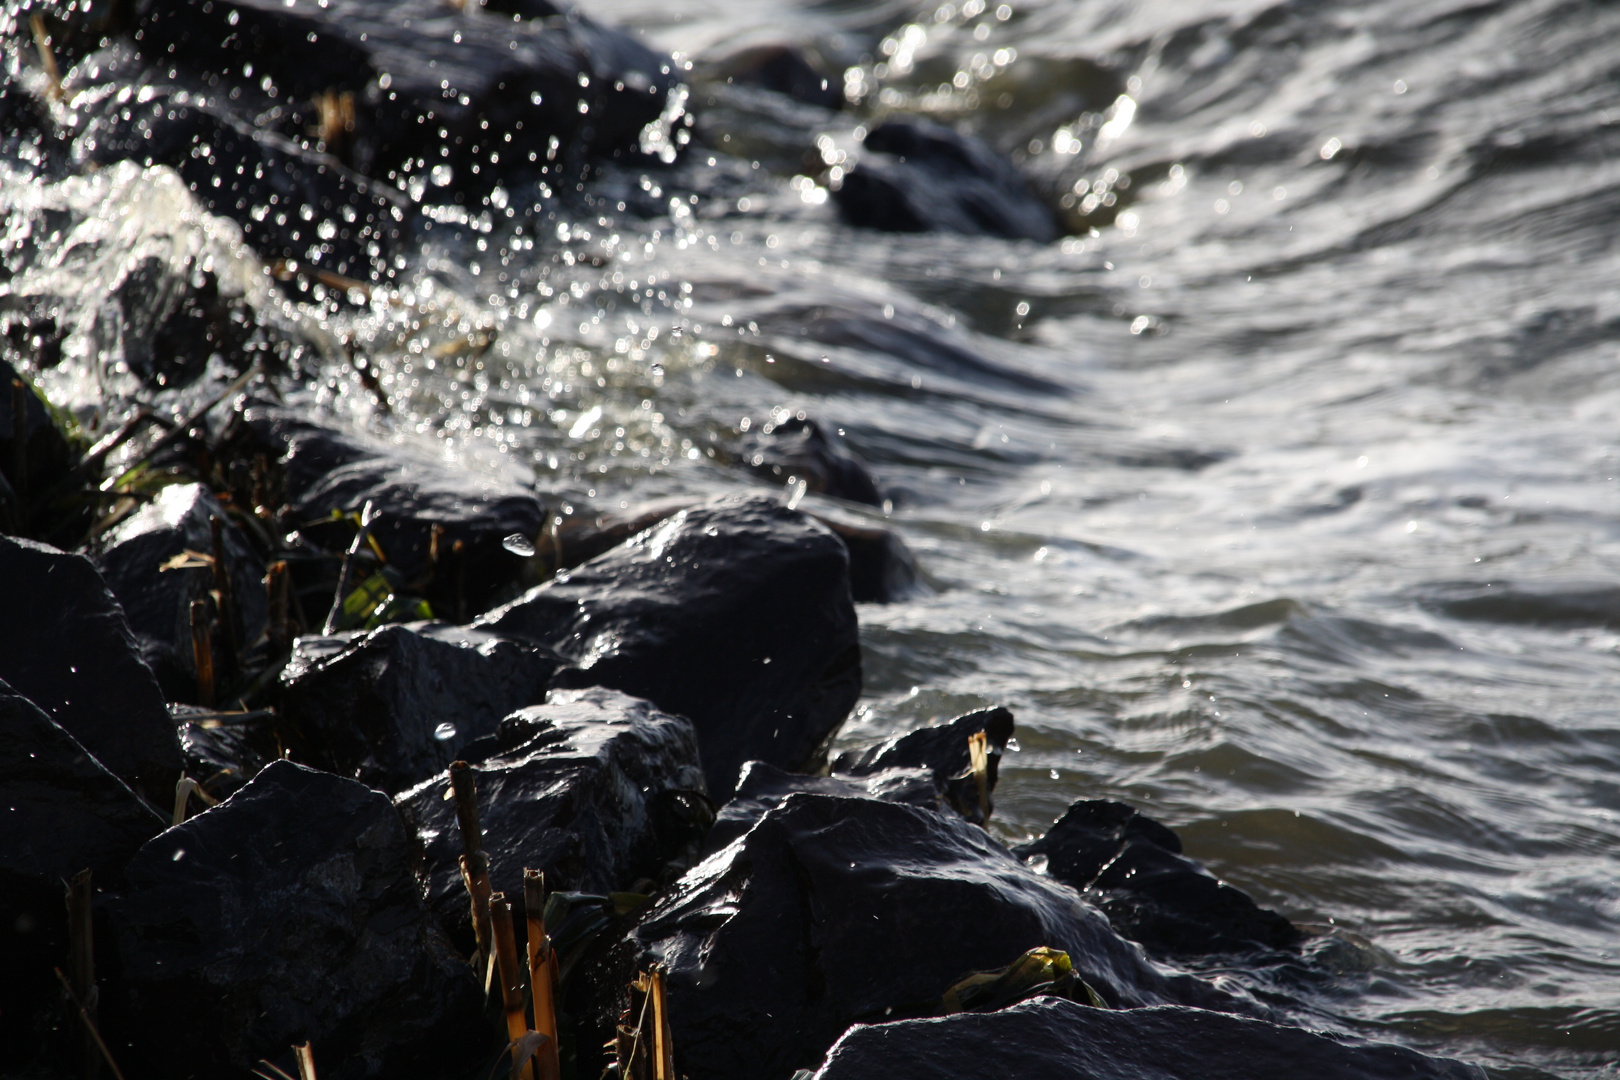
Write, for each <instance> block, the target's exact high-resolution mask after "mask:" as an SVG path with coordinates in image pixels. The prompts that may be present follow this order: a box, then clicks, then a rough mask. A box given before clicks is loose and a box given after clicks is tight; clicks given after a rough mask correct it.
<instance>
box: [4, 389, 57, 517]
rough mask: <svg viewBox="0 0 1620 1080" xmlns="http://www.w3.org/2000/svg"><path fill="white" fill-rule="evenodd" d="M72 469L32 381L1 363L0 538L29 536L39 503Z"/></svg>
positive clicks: (37, 514) (51, 419)
mask: <svg viewBox="0 0 1620 1080" xmlns="http://www.w3.org/2000/svg"><path fill="white" fill-rule="evenodd" d="M18 384H20V385H21V390H20V392H19V390H18ZM19 398H20V399H21V401H22V403H23V420H22V424H21V434H22V438H21V439H20V440H19V439H18V438H17V434H18V427H19V425H18V422H17V415H16V409H15V408H14V405H15V402H16V401H17V400H18V399H19ZM19 443H20V444H21V446H20V447H19ZM19 449H20V450H21V454H19V453H18V451H19ZM72 466H73V451H72V449H71V448H70V447H69V446H68V442H67V439H66V438H65V437H63V435H62V432H61V429H59V428H58V427H57V426H56V422H55V420H54V419H53V418H52V417H51V413H50V410H49V409H47V408H46V407H45V402H43V401H42V400H40V397H39V395H38V394H36V393H35V392H34V384H33V382H32V381H31V380H30V379H29V378H28V377H27V376H26V375H24V374H22V373H21V372H19V371H18V370H17V369H16V368H14V367H12V366H11V365H10V364H8V363H6V362H5V361H4V360H0V533H6V534H10V535H17V534H19V533H27V532H29V531H30V529H31V527H32V525H33V523H34V522H35V521H36V520H37V519H38V518H39V516H40V515H39V508H40V506H41V505H42V501H43V500H44V499H45V498H46V497H47V496H49V495H50V494H51V493H52V492H53V491H54V490H55V489H56V488H57V486H58V485H59V484H61V483H62V482H63V481H64V480H65V479H66V477H67V474H68V470H69V469H70V468H71V467H72Z"/></svg>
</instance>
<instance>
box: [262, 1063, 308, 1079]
mask: <svg viewBox="0 0 1620 1080" xmlns="http://www.w3.org/2000/svg"><path fill="white" fill-rule="evenodd" d="M259 1064H260V1065H263V1066H264V1067H265V1068H266V1069H269V1070H270V1071H269V1072H265V1071H263V1070H262V1069H259V1068H255V1069H254V1070H253V1071H254V1073H255V1074H257V1075H259V1076H262V1077H264V1080H298V1077H296V1076H294V1075H292V1074H291V1073H289V1072H288V1071H287V1070H286V1069H283V1068H282V1067H281V1066H279V1065H277V1064H276V1063H275V1062H273V1061H266V1060H265V1059H264V1058H260V1059H259Z"/></svg>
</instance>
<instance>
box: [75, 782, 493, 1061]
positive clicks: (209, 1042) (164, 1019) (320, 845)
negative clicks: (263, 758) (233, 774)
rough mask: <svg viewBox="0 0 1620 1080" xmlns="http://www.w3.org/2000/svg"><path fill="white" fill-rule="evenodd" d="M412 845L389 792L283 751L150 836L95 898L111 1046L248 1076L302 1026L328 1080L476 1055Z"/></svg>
mask: <svg viewBox="0 0 1620 1080" xmlns="http://www.w3.org/2000/svg"><path fill="white" fill-rule="evenodd" d="M410 856H411V838H410V835H409V833H408V831H407V830H406V828H405V825H404V823H403V822H402V821H401V820H400V817H399V814H398V812H397V811H396V810H395V809H394V807H393V805H392V804H391V803H390V802H389V801H388V798H387V797H386V796H384V795H381V794H379V793H377V792H375V791H371V790H369V789H368V788H366V787H364V786H362V785H360V784H357V783H355V782H354V781H352V780H345V779H343V778H341V777H337V776H332V775H329V774H326V773H320V772H316V771H314V770H312V769H306V768H304V767H302V766H299V765H295V764H293V763H292V762H290V761H277V762H273V763H272V764H271V765H269V766H268V767H267V768H266V769H265V770H264V771H263V772H261V773H260V774H259V775H258V776H257V777H255V778H254V779H253V781H252V782H251V783H249V784H248V785H247V786H246V787H244V788H243V789H242V790H241V791H239V792H237V793H236V794H235V795H233V796H231V798H230V799H228V800H226V801H225V802H224V803H222V804H221V805H219V806H217V807H215V808H213V809H211V810H208V811H205V812H204V813H202V814H199V815H197V816H196V817H194V818H192V819H191V820H190V821H187V822H186V823H185V824H183V825H179V826H176V827H174V828H172V829H170V830H168V831H167V832H165V833H163V834H162V835H161V836H159V837H157V838H156V839H154V840H152V841H150V842H149V843H148V844H147V845H146V846H145V847H143V848H142V849H141V851H140V853H139V854H138V855H137V856H136V857H135V859H134V861H133V862H131V863H130V865H129V869H128V872H127V876H128V885H127V888H126V890H125V892H124V893H123V895H121V896H119V897H117V898H115V899H113V900H111V901H110V902H108V903H107V905H106V907H107V910H108V914H109V916H110V918H111V922H112V925H113V928H114V937H115V939H116V945H117V952H118V957H119V961H120V963H121V965H122V971H123V988H124V993H125V994H126V995H127V1002H126V1003H125V1006H124V1007H125V1008H126V1009H127V1015H128V1024H127V1030H125V1031H123V1032H122V1040H115V1047H114V1053H115V1054H117V1055H118V1056H119V1057H120V1059H121V1060H124V1061H129V1062H133V1063H136V1064H138V1065H141V1066H143V1067H144V1068H145V1069H147V1070H151V1072H152V1073H153V1074H158V1073H161V1074H162V1075H165V1076H173V1077H191V1076H218V1075H222V1074H226V1075H241V1074H245V1073H246V1072H248V1071H249V1070H250V1069H251V1068H252V1066H253V1065H254V1063H255V1062H256V1061H257V1060H258V1059H259V1058H260V1057H267V1056H276V1055H279V1054H280V1053H281V1052H282V1051H284V1050H285V1049H286V1048H287V1047H288V1046H290V1045H293V1044H297V1043H302V1042H304V1041H305V1040H313V1042H314V1051H315V1058H316V1060H317V1061H318V1062H319V1063H320V1069H321V1075H322V1076H331V1077H335V1078H337V1080H350V1078H359V1077H372V1076H383V1075H413V1076H417V1075H459V1074H460V1073H461V1072H463V1071H465V1070H466V1069H467V1068H468V1066H469V1063H471V1062H481V1061H482V1060H483V1059H484V1055H485V1053H486V1051H487V1050H488V1049H489V1042H490V1039H489V1031H488V1028H487V1027H486V1025H485V1024H484V1021H483V1010H482V1007H481V1003H482V994H481V993H480V988H479V984H478V983H477V981H476V980H475V979H474V977H473V973H472V971H471V970H470V969H469V968H468V966H467V963H466V961H464V960H463V959H462V958H461V957H460V956H459V955H458V954H457V953H456V952H455V951H454V949H453V948H451V946H450V943H449V941H448V939H447V938H446V937H445V936H444V934H443V932H442V931H441V930H439V928H438V926H437V925H436V924H435V923H434V922H433V920H432V918H431V917H430V915H429V914H428V911H427V908H426V906H425V905H424V904H423V901H422V897H421V894H420V893H419V892H418V891H417V885H416V881H415V879H414V878H413V876H412V875H411V872H410ZM118 1041H122V1042H123V1043H125V1046H118V1045H116V1043H117V1042H118Z"/></svg>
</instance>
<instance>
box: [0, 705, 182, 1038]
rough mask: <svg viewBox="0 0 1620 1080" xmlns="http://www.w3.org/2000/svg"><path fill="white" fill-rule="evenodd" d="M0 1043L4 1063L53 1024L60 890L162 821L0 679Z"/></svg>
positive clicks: (112, 874)
mask: <svg viewBox="0 0 1620 1080" xmlns="http://www.w3.org/2000/svg"><path fill="white" fill-rule="evenodd" d="M0 820H4V822H5V828H4V829H3V830H0V956H4V957H5V958H6V959H5V967H6V977H5V978H4V979H0V1046H5V1047H6V1053H7V1058H8V1060H9V1061H10V1062H11V1066H9V1067H18V1066H20V1065H22V1064H23V1063H25V1062H27V1060H28V1056H29V1054H30V1053H31V1052H32V1053H38V1052H39V1049H40V1043H41V1040H42V1036H44V1035H45V1033H46V1032H47V1031H48V1030H49V1029H50V1027H51V1026H53V1025H55V1024H57V1023H59V1022H60V1021H59V1018H60V1016H61V1015H62V1013H61V1010H60V1008H59V1006H58V1005H57V1001H58V999H59V997H60V994H61V990H60V988H59V987H58V986H57V984H56V980H55V978H54V976H53V975H52V972H51V969H52V967H53V966H62V967H66V966H67V964H66V963H65V960H66V957H67V955H68V932H67V915H66V909H65V907H64V906H63V903H62V893H63V889H64V886H65V884H66V882H68V881H69V880H71V879H72V878H73V876H74V875H75V874H77V873H78V872H79V871H81V870H89V871H91V874H92V878H91V881H92V884H93V885H95V886H98V887H102V888H104V887H106V886H108V885H115V884H117V883H118V882H119V881H120V880H121V879H122V877H123V870H124V865H125V864H126V863H127V862H129V860H130V859H131V858H132V857H133V856H134V854H135V852H136V851H137V850H139V849H140V846H141V845H142V844H144V843H145V842H146V841H147V840H149V839H151V838H152V837H153V836H155V835H156V834H157V833H158V832H160V831H161V830H162V829H163V827H164V826H165V825H166V824H167V822H166V820H165V819H164V818H163V816H162V815H161V814H159V813H158V812H157V811H156V810H154V809H152V807H150V806H148V805H146V804H145V803H143V802H141V800H140V798H139V797H138V796H137V795H136V794H135V793H134V792H133V791H131V790H130V789H129V787H128V786H127V785H125V783H124V782H123V781H122V780H120V779H118V777H116V776H114V775H113V774H112V773H110V772H108V771H107V769H106V768H105V767H104V766H103V765H102V764H101V763H100V762H99V761H97V760H96V759H95V758H94V757H92V756H91V755H90V752H89V751H87V750H86V749H85V748H84V747H83V746H82V745H80V744H79V742H78V740H76V739H75V738H74V737H73V736H72V735H69V734H68V733H67V732H66V731H65V730H63V729H62V727H61V726H60V725H58V724H57V723H56V722H55V721H53V720H52V719H51V718H50V717H48V716H46V715H45V713H44V712H42V711H41V710H40V709H39V708H38V707H37V706H36V705H34V703H33V702H31V701H29V700H28V699H27V698H24V697H22V696H20V695H19V694H17V693H16V692H15V691H14V690H12V688H11V687H9V686H7V685H6V684H5V683H3V682H0Z"/></svg>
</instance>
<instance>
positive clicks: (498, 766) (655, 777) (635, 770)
mask: <svg viewBox="0 0 1620 1080" xmlns="http://www.w3.org/2000/svg"><path fill="white" fill-rule="evenodd" d="M498 738H499V740H500V742H501V743H502V744H503V745H502V746H501V747H500V752H499V753H498V754H497V755H495V756H493V757H489V758H486V759H485V760H483V761H481V762H477V763H475V764H474V765H473V766H472V768H473V773H474V775H475V778H476V783H477V790H478V816H479V822H480V824H481V825H482V827H483V834H484V835H483V845H484V851H485V852H486V853H488V855H489V865H490V881H491V883H492V884H493V886H494V888H495V890H496V891H497V892H504V893H506V895H507V896H510V897H522V896H523V871H524V870H526V869H534V870H543V871H544V872H545V875H546V888H547V889H548V890H550V891H558V890H561V891H567V892H585V893H601V894H606V893H609V892H614V891H622V890H627V889H629V888H630V886H631V885H633V884H635V883H636V882H637V881H638V880H639V879H641V878H653V879H658V878H662V877H664V876H666V869H665V864H666V863H667V862H668V860H670V859H671V858H672V857H674V856H676V855H678V854H680V848H681V847H682V841H683V840H685V839H687V837H686V836H685V835H684V833H685V832H686V831H689V830H684V829H683V828H682V824H681V822H682V811H683V810H687V809H691V807H689V806H688V805H686V804H688V803H695V805H696V806H697V807H702V806H703V805H704V804H705V803H706V802H707V797H706V795H705V794H704V786H703V768H702V766H701V764H700V763H699V760H698V749H697V736H696V735H695V734H694V733H693V731H692V725H691V723H690V722H689V721H688V720H686V719H684V718H683V717H679V716H671V715H669V714H668V713H663V712H659V711H658V710H657V709H655V708H654V707H653V706H652V705H650V704H648V703H647V702H645V701H641V700H639V699H637V698H633V697H629V696H627V695H625V694H621V693H619V692H618V691H616V690H603V689H590V690H564V691H558V692H556V693H554V694H552V695H551V697H550V698H549V699H548V700H547V702H546V704H544V705H535V706H531V707H529V708H526V709H523V710H521V711H519V712H517V713H515V714H513V715H512V716H510V717H508V718H507V719H506V720H504V721H502V723H501V730H500V734H499V736H498ZM447 787H448V783H447V781H446V780H445V778H444V777H437V778H434V779H432V780H428V781H425V782H424V783H422V784H420V785H418V786H417V787H415V788H412V789H411V790H409V791H406V792H404V793H403V794H401V795H400V796H399V797H398V798H397V799H396V800H395V802H396V804H397V805H398V806H399V808H400V811H401V813H403V814H404V816H405V820H406V821H407V822H409V823H410V824H411V826H412V827H413V828H415V830H416V832H417V835H418V836H419V837H421V840H422V844H423V848H424V859H423V866H422V870H421V876H422V880H423V883H424V885H425V887H426V892H427V899H428V904H429V906H431V907H432V908H433V910H434V913H435V914H437V915H438V917H439V919H440V921H441V923H443V924H444V925H446V926H447V927H450V928H452V929H453V930H454V931H457V932H460V933H461V934H463V935H465V937H466V939H467V940H468V941H469V942H470V941H471V940H472V923H471V919H470V916H469V913H468V907H467V890H466V886H465V885H464V884H463V883H462V879H461V869H460V866H459V864H458V862H457V858H458V857H459V856H460V854H461V851H462V837H461V831H460V828H459V827H458V826H457V824H456V811H455V804H454V803H453V802H446V801H445V799H444V792H445V791H446V790H447ZM701 812H702V811H701V810H700V813H701ZM699 835H701V829H700V830H699ZM520 906H521V904H520Z"/></svg>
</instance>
